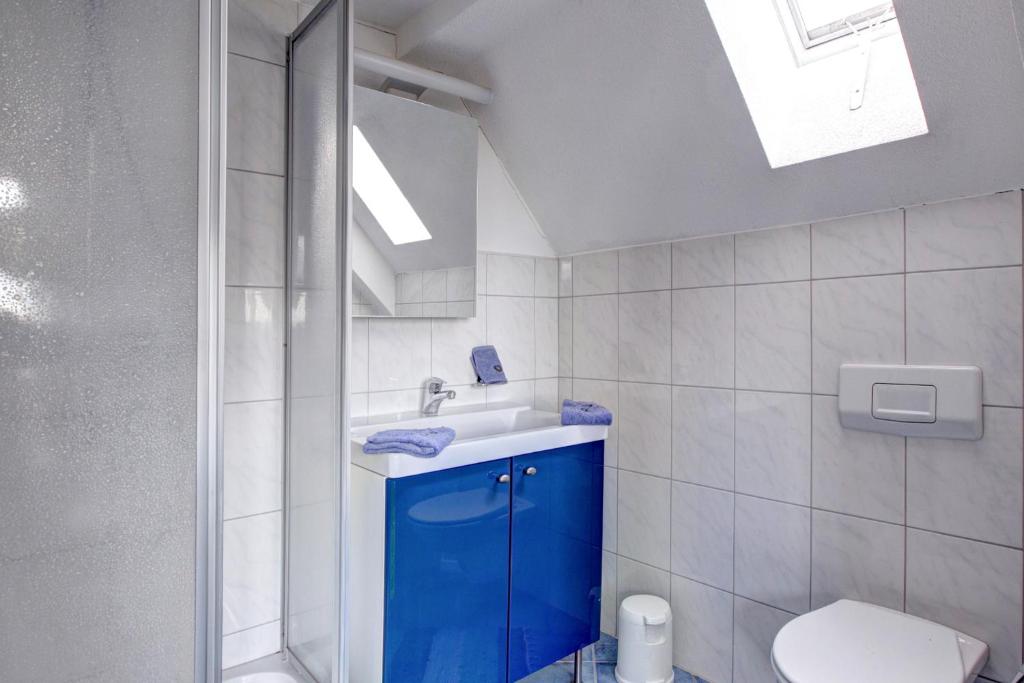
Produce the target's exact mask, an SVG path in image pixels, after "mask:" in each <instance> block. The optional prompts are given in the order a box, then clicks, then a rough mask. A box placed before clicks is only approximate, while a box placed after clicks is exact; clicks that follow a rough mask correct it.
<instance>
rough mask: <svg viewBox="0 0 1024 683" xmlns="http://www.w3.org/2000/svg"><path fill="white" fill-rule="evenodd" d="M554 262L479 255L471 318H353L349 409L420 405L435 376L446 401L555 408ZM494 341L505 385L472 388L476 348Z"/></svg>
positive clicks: (379, 410)
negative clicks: (451, 393)
mask: <svg viewBox="0 0 1024 683" xmlns="http://www.w3.org/2000/svg"><path fill="white" fill-rule="evenodd" d="M557 269H558V262H557V260H556V259H553V258H534V257H532V256H509V255H505V254H484V253H481V254H480V255H479V257H478V259H477V274H476V288H477V305H476V317H474V318H463V319H458V318H433V319H430V318H422V319H414V318H406V319H395V318H359V319H355V320H353V321H352V335H353V343H352V378H351V387H352V392H353V396H352V400H353V407H352V414H353V416H354V418H356V419H358V418H359V417H362V416H365V415H380V414H384V413H392V412H401V411H409V410H419V409H420V407H421V406H422V401H423V384H424V382H425V381H426V380H427V379H428V378H429V377H431V376H432V375H436V376H438V377H441V378H442V379H445V380H447V381H448V384H449V388H451V389H454V390H455V391H456V393H457V394H458V396H457V397H456V399H455V401H452V402H450V403H448V404H446V405H452V404H471V403H487V402H492V403H493V402H498V401H516V402H519V403H526V404H529V405H537V406H538V407H543V408H546V409H551V410H553V409H554V408H555V405H556V399H557V394H558V270H557ZM481 344H494V345H495V346H496V347H497V348H498V351H499V353H500V354H501V359H502V361H503V363H504V366H505V374H506V375H507V376H508V379H509V383H508V384H505V385H499V386H491V387H487V388H484V387H482V386H479V385H476V375H475V374H474V373H473V369H472V366H471V365H470V363H469V352H470V349H472V348H473V347H474V346H479V345H481Z"/></svg>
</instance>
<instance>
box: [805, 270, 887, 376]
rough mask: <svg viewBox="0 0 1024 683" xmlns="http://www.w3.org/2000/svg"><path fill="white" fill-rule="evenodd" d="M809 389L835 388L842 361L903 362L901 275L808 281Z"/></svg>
mask: <svg viewBox="0 0 1024 683" xmlns="http://www.w3.org/2000/svg"><path fill="white" fill-rule="evenodd" d="M811 299H812V301H813V312H812V315H811V320H812V327H813V331H812V337H813V342H812V355H813V359H814V376H813V381H814V391H815V393H820V394H838V393H839V366H840V365H842V364H843V363H893V364H896V365H902V364H903V349H904V342H903V276H902V275H887V276H883V277H857V278H843V279H839V280H823V281H816V282H814V283H813V285H812V296H811Z"/></svg>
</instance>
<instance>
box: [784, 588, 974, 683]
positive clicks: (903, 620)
mask: <svg viewBox="0 0 1024 683" xmlns="http://www.w3.org/2000/svg"><path fill="white" fill-rule="evenodd" d="M987 659H988V645H986V644H985V643H983V642H981V641H980V640H977V639H976V638H972V637H970V636H967V635H964V634H962V633H957V632H956V631H954V630H953V629H951V628H949V627H947V626H942V625H941V624H936V623H934V622H931V621H927V620H925V619H920V618H918V617H914V616H911V615H909V614H904V613H903V612H897V611H895V610H891V609H888V608H886V607H879V606H878V605H871V604H868V603H866V602H858V601H856V600H839V601H838V602H834V603H832V604H831V605H829V606H827V607H822V608H821V609H817V610H814V611H813V612H808V613H807V614H804V615H803V616H800V617H797V618H795V619H793V620H792V621H790V622H789V623H788V624H786V625H785V626H783V627H782V629H781V630H780V631H779V633H778V635H776V636H775V642H774V643H773V644H772V668H773V669H774V670H775V677H776V680H777V681H779V683H864V681H878V682H879V683H882V682H884V681H899V682H900V683H972V682H973V681H974V679H975V678H977V676H978V673H979V672H980V671H981V669H982V667H983V666H985V661H986V660H987Z"/></svg>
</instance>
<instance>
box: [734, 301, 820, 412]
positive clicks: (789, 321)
mask: <svg viewBox="0 0 1024 683" xmlns="http://www.w3.org/2000/svg"><path fill="white" fill-rule="evenodd" d="M736 387H737V388H740V389H763V390H767V391H802V392H808V391H810V389H811V291H810V283H806V282H796V283H788V284H779V285H756V286H752V287H737V288H736Z"/></svg>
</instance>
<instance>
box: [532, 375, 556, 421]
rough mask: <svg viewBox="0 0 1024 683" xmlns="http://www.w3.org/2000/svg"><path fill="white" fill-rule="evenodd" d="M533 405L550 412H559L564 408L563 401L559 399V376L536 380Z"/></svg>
mask: <svg viewBox="0 0 1024 683" xmlns="http://www.w3.org/2000/svg"><path fill="white" fill-rule="evenodd" d="M533 407H534V408H536V409H537V410H546V411H548V412H550V413H557V412H560V411H561V410H562V402H561V401H559V400H558V378H557V377H548V378H545V379H538V380H534V382H533Z"/></svg>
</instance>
